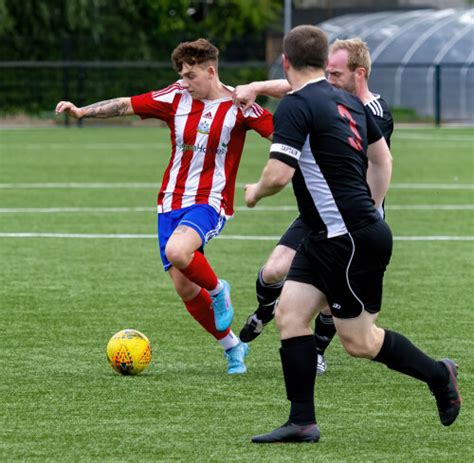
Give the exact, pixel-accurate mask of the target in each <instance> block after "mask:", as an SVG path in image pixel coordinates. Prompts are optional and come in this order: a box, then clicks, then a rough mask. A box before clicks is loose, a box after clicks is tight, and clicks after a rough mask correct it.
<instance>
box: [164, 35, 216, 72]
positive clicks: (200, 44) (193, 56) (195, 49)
mask: <svg viewBox="0 0 474 463" xmlns="http://www.w3.org/2000/svg"><path fill="white" fill-rule="evenodd" d="M218 57H219V50H218V49H217V47H215V46H214V45H212V43H211V42H209V41H208V40H206V39H197V40H194V42H183V43H180V44H179V45H178V46H177V47H176V48H175V49H174V50H173V53H172V54H171V61H172V62H173V67H174V69H175V70H176V71H177V72H181V69H183V64H184V63H186V64H188V65H190V66H192V65H194V64H203V63H207V62H209V61H211V62H215V63H216V65H217V59H218Z"/></svg>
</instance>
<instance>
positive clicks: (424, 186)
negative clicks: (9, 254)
mask: <svg viewBox="0 0 474 463" xmlns="http://www.w3.org/2000/svg"><path fill="white" fill-rule="evenodd" d="M245 185H246V184H245V183H236V185H235V186H236V187H237V188H243V187H244V186H245ZM160 186H161V184H160V183H146V182H144V183H141V182H136V183H134V182H132V183H128V182H119V183H101V182H97V183H95V182H91V183H89V182H64V183H57V182H55V183H0V189H18V190H23V189H75V188H78V189H127V188H135V189H139V188H143V189H147V188H154V189H158V188H160ZM390 189H392V190H406V189H408V190H474V184H473V183H392V184H391V185H390Z"/></svg>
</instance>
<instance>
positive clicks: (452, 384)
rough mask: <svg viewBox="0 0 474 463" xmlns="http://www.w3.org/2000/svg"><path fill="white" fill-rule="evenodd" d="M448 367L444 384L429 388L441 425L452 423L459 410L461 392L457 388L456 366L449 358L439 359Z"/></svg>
mask: <svg viewBox="0 0 474 463" xmlns="http://www.w3.org/2000/svg"><path fill="white" fill-rule="evenodd" d="M441 362H442V363H444V365H445V367H446V368H447V369H448V373H449V381H448V384H447V385H446V386H442V387H437V388H433V389H431V392H432V394H433V395H434V396H435V399H436V405H437V406H438V412H439V419H440V420H441V424H442V425H443V426H450V425H451V424H453V423H454V421H455V420H456V418H457V416H458V415H459V412H460V411H461V402H462V398H461V394H460V393H459V389H458V380H457V376H458V366H457V365H456V363H454V362H453V361H452V360H450V359H444V360H441Z"/></svg>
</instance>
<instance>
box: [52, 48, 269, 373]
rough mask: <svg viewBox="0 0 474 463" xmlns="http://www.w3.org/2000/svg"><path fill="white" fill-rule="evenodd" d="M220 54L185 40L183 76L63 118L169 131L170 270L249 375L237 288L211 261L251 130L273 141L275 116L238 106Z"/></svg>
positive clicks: (165, 223) (178, 61)
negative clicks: (141, 123) (224, 79)
mask: <svg viewBox="0 0 474 463" xmlns="http://www.w3.org/2000/svg"><path fill="white" fill-rule="evenodd" d="M218 54H219V51H218V49H217V48H216V47H214V45H212V44H211V43H210V42H208V41H207V40H205V39H198V40H196V41H194V42H184V43H181V44H180V45H178V47H176V48H175V50H174V51H173V54H172V61H173V65H174V68H175V69H176V71H177V72H178V74H179V75H180V77H181V79H180V80H178V81H177V82H175V83H173V84H171V85H170V86H168V87H166V88H164V89H162V90H158V91H151V92H148V93H145V94H142V95H137V96H132V97H124V98H116V99H113V100H106V101H101V102H98V103H94V104H92V105H89V106H86V107H83V108H77V107H76V106H75V105H74V104H72V103H71V102H67V101H61V102H59V103H58V105H57V107H56V113H57V114H59V113H62V112H66V113H68V114H70V115H71V116H73V117H76V118H82V117H99V118H106V117H113V116H122V115H133V114H136V115H139V116H140V117H141V118H143V119H145V118H157V119H161V120H163V121H164V122H165V123H166V124H167V125H168V127H169V129H170V138H171V157H170V162H169V165H168V167H167V169H166V170H165V173H164V176H163V181H162V186H161V189H160V192H159V194H158V237H159V242H160V252H161V258H162V261H163V266H164V268H165V270H167V271H168V273H169V275H170V277H171V279H172V280H173V283H174V286H175V288H176V291H177V293H178V295H179V296H180V297H181V299H182V300H183V302H184V304H185V306H186V308H187V310H188V312H189V313H190V314H191V315H192V316H193V317H194V318H195V320H196V321H197V322H198V323H199V324H201V325H202V326H203V327H204V329H205V330H206V331H208V332H209V333H210V334H211V335H212V336H214V338H216V339H217V340H218V341H219V343H220V344H221V345H222V347H223V348H224V349H225V356H226V358H227V362H228V367H227V371H228V373H229V374H235V373H237V374H238V373H245V371H246V366H245V363H244V357H245V355H246V354H247V349H248V348H247V345H246V344H244V343H242V342H241V341H240V340H239V338H238V337H237V336H236V335H235V334H234V333H233V332H232V330H231V329H230V323H231V321H232V316H233V310H232V304H231V302H230V294H229V292H230V291H229V290H230V287H229V285H228V283H227V282H226V281H224V280H219V279H218V278H217V276H216V274H215V272H214V270H213V269H212V267H211V266H210V264H209V262H208V261H207V259H206V257H205V256H204V252H203V249H204V245H205V244H206V243H207V242H208V241H209V240H210V239H211V238H213V237H214V236H217V235H218V234H219V233H220V231H221V230H222V227H223V226H224V224H225V222H226V220H227V218H229V217H231V216H232V215H233V213H234V209H233V202H234V190H235V180H236V176H237V170H238V167H239V163H240V158H241V155H242V151H243V148H244V142H245V136H246V132H247V131H248V130H250V129H252V130H255V131H256V132H258V133H259V134H260V135H261V136H263V137H266V138H269V139H271V135H272V133H273V121H272V116H271V114H270V113H269V112H268V111H266V110H265V109H263V108H261V107H260V106H259V105H257V104H254V105H252V106H251V107H250V108H248V109H246V110H245V111H244V110H242V109H240V108H238V107H237V106H235V105H234V104H233V103H232V91H233V89H232V88H229V87H227V86H226V85H224V84H223V83H221V82H220V80H219V75H218V67H217V66H218Z"/></svg>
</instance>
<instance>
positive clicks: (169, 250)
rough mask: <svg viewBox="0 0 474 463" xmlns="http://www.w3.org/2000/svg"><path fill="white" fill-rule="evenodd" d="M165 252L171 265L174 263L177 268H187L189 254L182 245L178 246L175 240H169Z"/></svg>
mask: <svg viewBox="0 0 474 463" xmlns="http://www.w3.org/2000/svg"><path fill="white" fill-rule="evenodd" d="M165 254H166V258H167V259H168V260H169V262H170V263H171V265H174V266H175V267H176V268H185V267H187V266H188V264H189V256H188V255H187V253H186V252H185V251H184V250H183V248H182V247H180V246H177V245H176V244H175V243H173V242H168V244H167V245H166V248H165Z"/></svg>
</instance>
